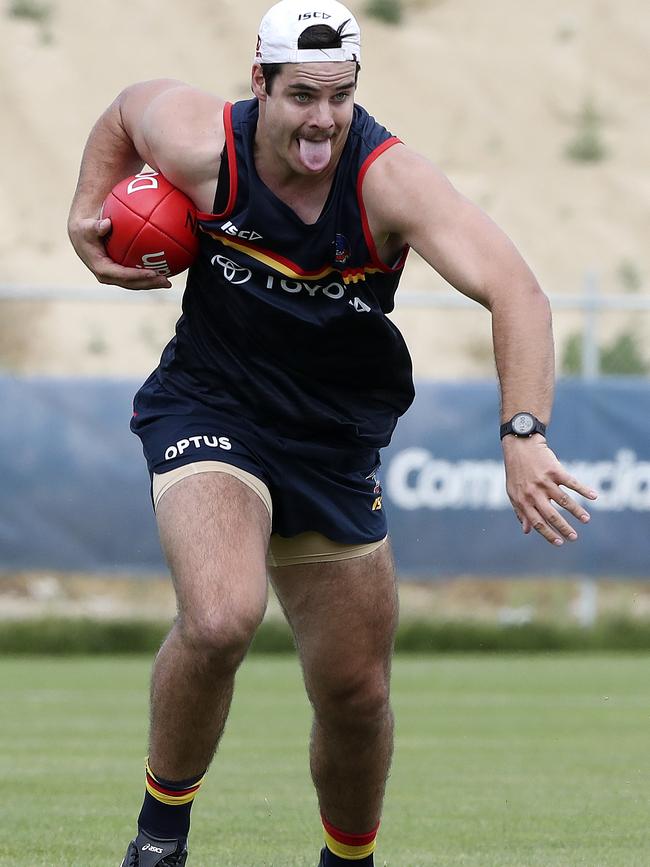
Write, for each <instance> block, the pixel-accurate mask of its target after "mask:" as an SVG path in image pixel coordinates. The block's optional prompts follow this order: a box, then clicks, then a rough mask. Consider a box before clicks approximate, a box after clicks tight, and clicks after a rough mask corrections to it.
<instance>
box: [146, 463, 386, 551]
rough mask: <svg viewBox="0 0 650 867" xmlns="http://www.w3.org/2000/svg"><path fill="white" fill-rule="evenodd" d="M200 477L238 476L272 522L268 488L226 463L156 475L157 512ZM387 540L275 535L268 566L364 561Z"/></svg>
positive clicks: (155, 497) (252, 476)
mask: <svg viewBox="0 0 650 867" xmlns="http://www.w3.org/2000/svg"><path fill="white" fill-rule="evenodd" d="M198 473H227V474H228V475H230V476H234V477H235V478H237V479H239V481H240V482H243V483H244V484H245V485H247V486H248V487H249V488H250V489H251V490H252V491H254V492H255V493H256V494H257V496H258V497H259V498H260V500H261V501H262V502H263V503H264V505H265V506H266V510H267V512H268V513H269V518H271V519H272V518H273V503H272V501H271V493H270V491H269V489H268V488H267V486H266V485H265V484H264V482H262V481H261V480H260V479H258V478H257V476H254V475H253V474H252V473H248V472H246V470H242V469H240V468H239V467H235V466H233V465H232V464H226V463H223V462H222V461H197V462H196V463H193V464H184V465H183V466H182V467H177V468H176V469H175V470H170V471H169V472H168V473H154V474H153V481H152V497H153V505H154V509H156V508H157V507H158V503H159V502H160V499H161V497H162V496H163V494H165V493H166V491H168V490H169V489H170V488H171V487H172V486H173V485H175V484H176V483H177V482H180V481H181V480H182V479H186V478H188V477H189V476H193V475H197V474H198ZM385 541H386V537H385V536H384V538H383V539H379V541H377V542H366V543H363V544H361V545H346V544H344V543H342V542H333V541H332V540H331V539H328V538H327V536H323V535H322V534H321V533H315V532H311V531H310V532H306V533H299V534H298V535H297V536H292V537H291V538H288V539H287V538H285V537H284V536H279V535H278V534H277V533H272V534H271V541H270V543H269V552H268V556H267V563H268V565H269V566H297V565H299V564H306V563H327V562H334V561H336V560H349V559H351V558H352V557H363V556H364V555H365V554H370V553H371V552H372V551H374V550H376V549H377V548H379V547H380V546H381V545H383V544H384V542H385Z"/></svg>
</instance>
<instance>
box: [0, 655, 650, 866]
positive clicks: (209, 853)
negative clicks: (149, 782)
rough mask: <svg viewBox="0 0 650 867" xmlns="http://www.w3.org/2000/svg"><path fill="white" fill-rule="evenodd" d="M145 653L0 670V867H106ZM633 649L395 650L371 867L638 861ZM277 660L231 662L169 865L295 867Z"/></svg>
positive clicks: (299, 842)
mask: <svg viewBox="0 0 650 867" xmlns="http://www.w3.org/2000/svg"><path fill="white" fill-rule="evenodd" d="M149 666H150V661H149V660H148V659H140V658H135V659H133V658H131V659H126V658H112V659H106V658H103V659H94V658H83V659H80V660H79V659H74V660H73V659H69V660H56V661H55V660H50V659H45V658H43V659H19V658H16V659H11V658H9V659H5V660H4V661H3V662H1V663H0V689H1V693H0V695H1V704H0V779H1V780H2V790H3V792H2V798H1V800H0V828H1V829H2V844H1V846H0V865H1V867H45V865H48V867H51V865H54V867H117V865H118V864H119V862H120V858H121V856H122V854H123V850H124V848H125V845H126V842H127V841H128V839H129V836H130V834H131V832H132V830H133V823H134V820H135V816H136V814H137V810H138V809H139V805H140V801H141V795H142V765H143V761H144V756H145V751H146V746H145V740H146V696H147V683H148V676H149ZM649 667H650V657H647V656H629V655H611V656H594V655H589V656H579V655H553V656H546V657H540V656H534V657H514V658H513V657H499V656H482V657H479V656H472V657H468V656H463V657H448V656H447V657H438V658H434V657H431V658H426V659H425V658H415V659H414V658H412V657H409V658H405V657H402V658H398V659H397V660H396V662H395V669H394V690H393V695H394V706H395V712H396V719H397V743H396V754H395V760H394V764H393V771H392V775H391V779H390V782H389V792H388V800H387V803H386V809H385V813H384V821H383V827H382V831H381V833H380V843H379V847H378V850H377V859H376V863H377V865H378V867H381V865H390V867H447V865H462V867H560V865H562V867H580V865H584V867H643V865H650V842H649V835H648V830H647V829H648V824H649V820H648V804H649V792H650V749H649V742H650V741H649V737H648V732H649V729H650V692H649V689H648V683H649V679H648V669H649ZM309 716H310V715H309V709H308V706H307V703H306V700H305V698H304V696H303V693H302V688H301V683H300V678H299V673H298V669H297V665H296V662H295V660H294V659H292V658H286V657H285V658H277V657H275V658H269V657H254V658H250V659H249V660H248V661H247V663H246V664H245V665H244V667H243V669H242V671H241V673H240V676H239V679H238V686H237V691H236V698H235V703H234V706H233V712H232V715H231V719H230V723H229V726H228V729H227V731H226V735H225V739H224V742H223V745H222V748H221V751H220V754H219V756H218V759H217V761H216V762H215V764H214V765H213V767H212V769H211V771H210V774H209V777H208V780H207V781H206V784H205V785H204V787H203V790H202V792H201V794H200V795H199V797H198V799H197V802H196V805H195V808H194V822H193V834H192V838H191V844H192V845H191V857H190V861H189V863H188V867H190V865H191V867H315V865H316V862H317V860H318V856H317V851H318V847H319V844H320V834H321V832H320V825H319V821H318V816H317V811H316V807H315V799H314V796H313V793H312V790H311V785H310V781H309V777H308V771H307V736H308V728H309Z"/></svg>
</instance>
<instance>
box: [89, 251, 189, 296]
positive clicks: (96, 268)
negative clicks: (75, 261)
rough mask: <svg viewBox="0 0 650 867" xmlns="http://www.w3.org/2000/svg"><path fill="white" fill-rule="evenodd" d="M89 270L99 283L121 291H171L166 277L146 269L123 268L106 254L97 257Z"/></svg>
mask: <svg viewBox="0 0 650 867" xmlns="http://www.w3.org/2000/svg"><path fill="white" fill-rule="evenodd" d="M91 270H92V271H93V272H94V273H95V276H96V277H97V279H98V280H99V282H100V283H108V284H109V285H111V286H121V287H122V288H123V289H135V290H139V289H171V286H172V284H171V282H170V281H169V280H168V278H167V277H164V276H163V275H161V274H159V273H158V272H157V271H152V270H151V269H148V268H125V267H124V265H118V263H117V262H114V261H113V260H112V259H111V258H110V257H109V256H107V255H106V254H102V255H99V256H98V257H97V258H96V260H95V262H94V263H93V264H92V266H91Z"/></svg>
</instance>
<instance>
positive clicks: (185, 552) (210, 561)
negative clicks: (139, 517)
mask: <svg viewBox="0 0 650 867" xmlns="http://www.w3.org/2000/svg"><path fill="white" fill-rule="evenodd" d="M156 519H157V521H158V529H159V533H160V540H161V544H162V547H163V551H164V553H165V556H166V558H167V562H168V563H169V567H170V570H171V573H172V578H173V581H174V586H175V590H176V595H177V599H178V607H179V613H180V614H181V615H183V614H185V613H187V612H191V613H192V614H193V615H194V616H198V614H199V613H200V616H202V617H204V618H205V619H208V620H210V619H212V620H215V619H218V620H220V621H221V620H223V619H224V618H227V617H228V615H229V614H241V613H245V612H248V613H249V614H250V616H251V617H252V618H254V617H255V616H257V614H260V612H263V610H264V606H265V604H266V592H267V579H266V562H265V561H266V552H267V548H268V542H269V535H270V517H269V513H268V510H267V509H266V507H265V505H264V503H263V502H262V500H261V499H260V497H259V496H258V494H257V493H256V492H255V491H253V490H252V489H251V488H250V487H249V486H247V485H246V484H244V483H243V482H242V481H241V480H240V479H238V478H236V477H235V476H232V475H231V474H228V473H221V472H206V473H199V474H194V475H191V476H188V477H186V478H183V479H182V480H181V481H179V482H177V483H176V484H174V485H173V486H172V487H170V488H169V489H168V490H167V491H166V492H165V493H164V494H163V495H162V496H161V498H160V501H159V503H158V508H157V510H156ZM260 616H261V615H260Z"/></svg>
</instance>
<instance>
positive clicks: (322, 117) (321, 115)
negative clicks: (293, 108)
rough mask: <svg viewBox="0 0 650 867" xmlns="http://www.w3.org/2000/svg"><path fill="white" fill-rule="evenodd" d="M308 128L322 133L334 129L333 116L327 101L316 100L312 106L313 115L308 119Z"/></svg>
mask: <svg viewBox="0 0 650 867" xmlns="http://www.w3.org/2000/svg"><path fill="white" fill-rule="evenodd" d="M309 121H310V126H313V127H318V129H320V130H323V132H329V131H331V130H332V129H334V116H333V113H332V107H331V105H330V103H329V100H328V99H322V100H316V101H315V102H314V105H313V113H312V116H311V117H310V118H309Z"/></svg>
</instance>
